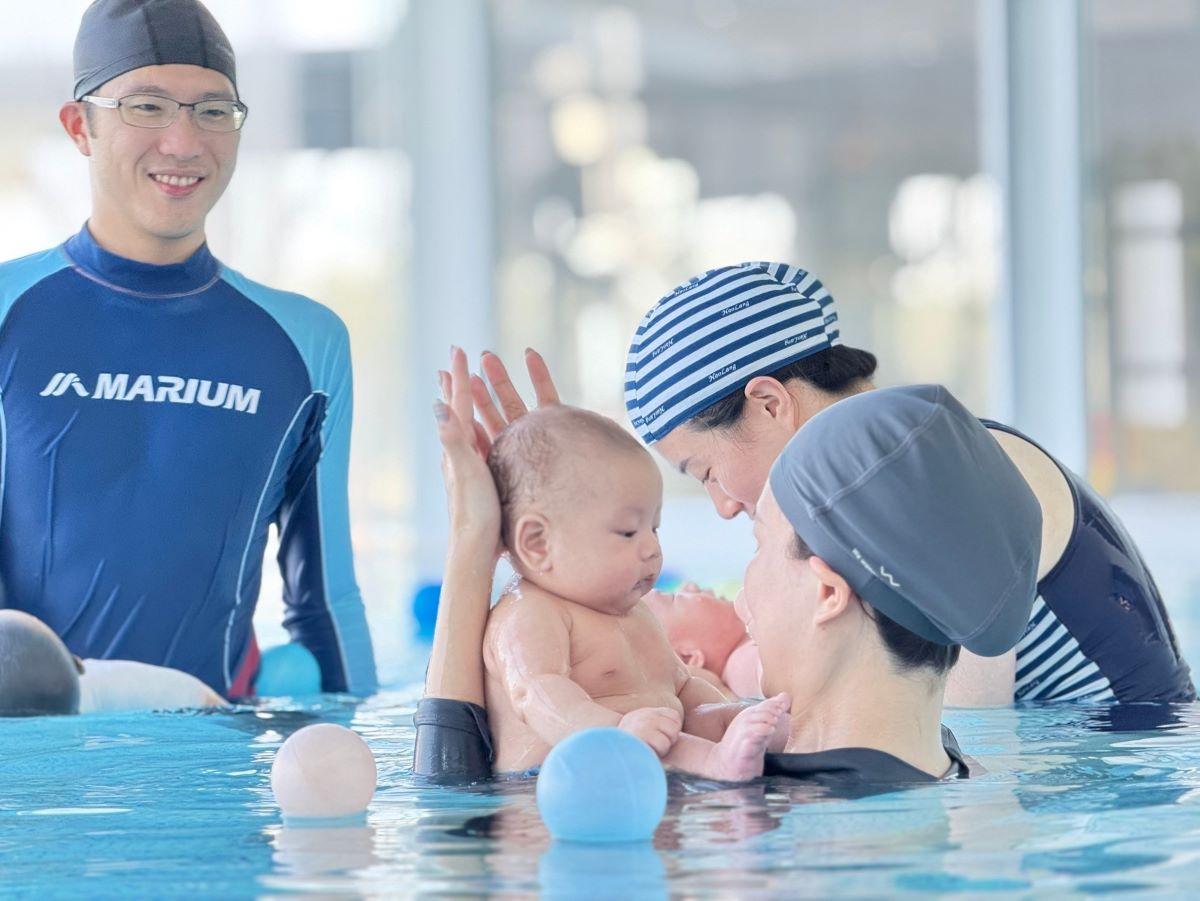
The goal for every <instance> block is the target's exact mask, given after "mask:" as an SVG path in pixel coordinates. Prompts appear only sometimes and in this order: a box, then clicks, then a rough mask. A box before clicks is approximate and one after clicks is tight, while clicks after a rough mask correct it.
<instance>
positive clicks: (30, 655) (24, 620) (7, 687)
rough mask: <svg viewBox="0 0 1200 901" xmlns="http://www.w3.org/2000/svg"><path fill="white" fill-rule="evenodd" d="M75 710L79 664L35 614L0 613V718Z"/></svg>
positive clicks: (11, 611)
mask: <svg viewBox="0 0 1200 901" xmlns="http://www.w3.org/2000/svg"><path fill="white" fill-rule="evenodd" d="M78 712H79V662H78V661H77V660H76V659H75V658H74V657H73V656H71V652H70V651H68V650H67V646H66V645H64V644H63V643H62V641H61V640H60V639H59V637H58V636H57V635H55V634H54V632H53V631H52V630H51V629H50V627H49V626H47V625H46V624H45V623H43V622H42V621H41V620H40V619H38V618H37V617H35V616H30V615H29V614H28V613H22V612H21V611H19V610H0V716H41V715H43V714H60V713H78Z"/></svg>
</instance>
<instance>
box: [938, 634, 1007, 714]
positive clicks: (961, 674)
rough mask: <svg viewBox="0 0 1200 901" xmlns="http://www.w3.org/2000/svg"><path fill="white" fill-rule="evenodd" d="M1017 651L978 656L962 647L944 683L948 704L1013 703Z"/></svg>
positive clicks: (952, 705) (1003, 704)
mask: <svg viewBox="0 0 1200 901" xmlns="http://www.w3.org/2000/svg"><path fill="white" fill-rule="evenodd" d="M1016 677H1017V652H1016V650H1012V651H1009V652H1008V653H1007V654H1002V655H1001V656H999V657H980V656H978V655H977V654H972V653H971V652H970V651H968V650H966V649H965V648H964V649H963V650H962V651H961V652H960V654H959V658H958V663H956V664H955V665H954V669H952V670H950V678H949V679H948V680H947V682H946V706H947V707H1001V706H1007V705H1009V704H1011V703H1012V702H1013V689H1014V687H1015V685H1016Z"/></svg>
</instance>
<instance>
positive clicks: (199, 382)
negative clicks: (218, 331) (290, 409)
mask: <svg viewBox="0 0 1200 901" xmlns="http://www.w3.org/2000/svg"><path fill="white" fill-rule="evenodd" d="M72 390H73V391H74V392H75V393H76V394H77V395H78V396H80V397H90V398H92V399H93V400H141V401H144V402H145V403H149V404H161V403H164V402H166V403H172V404H200V405H201V406H204V407H224V408H225V409H226V410H236V411H238V412H239V413H249V414H251V415H253V414H255V413H257V412H258V401H259V398H260V397H261V396H262V389H260V388H244V387H242V386H241V385H233V384H230V383H229V382H215V383H214V382H213V381H212V380H210V379H185V378H182V377H180V376H177V375H160V376H157V377H156V376H152V375H137V376H131V375H130V374H129V373H128V372H117V373H112V372H101V373H100V374H99V375H97V376H96V387H95V389H94V390H92V391H88V389H87V387H86V386H85V385H84V384H83V381H82V380H81V379H80V378H79V376H78V374H76V373H74V372H56V373H55V374H54V376H53V377H52V378H51V379H50V381H49V382H47V383H46V387H45V388H43V389H42V390H41V391H40V392H39V396H41V397H61V396H62V395H64V394H66V393H67V392H68V391H72Z"/></svg>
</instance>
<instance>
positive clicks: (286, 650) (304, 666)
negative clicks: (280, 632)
mask: <svg viewBox="0 0 1200 901" xmlns="http://www.w3.org/2000/svg"><path fill="white" fill-rule="evenodd" d="M320 690H321V667H320V665H319V664H318V663H317V658H316V657H314V656H313V655H312V651H310V650H309V649H308V648H306V647H305V646H304V645H302V644H295V643H292V644H280V645H276V646H275V647H273V648H267V649H266V650H265V651H263V655H262V661H261V662H260V663H259V665H258V676H257V677H256V678H255V679H254V691H255V693H256V694H258V695H259V696H260V697H264V698H271V697H279V696H282V695H286V696H289V697H299V696H301V695H315V694H317V693H318V692H319V691H320Z"/></svg>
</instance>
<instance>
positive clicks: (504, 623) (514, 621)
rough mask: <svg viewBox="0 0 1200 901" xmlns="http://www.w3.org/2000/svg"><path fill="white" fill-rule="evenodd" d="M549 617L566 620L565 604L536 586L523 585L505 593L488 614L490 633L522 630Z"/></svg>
mask: <svg viewBox="0 0 1200 901" xmlns="http://www.w3.org/2000/svg"><path fill="white" fill-rule="evenodd" d="M547 617H562V618H564V619H565V618H566V611H565V610H564V609H563V604H562V603H561V602H560V601H559V600H558V599H557V598H555V597H554V596H553V595H550V594H548V593H546V592H545V591H542V590H541V589H540V588H538V587H537V586H536V585H529V584H522V585H521V586H520V587H519V588H516V589H514V590H512V591H508V592H505V594H504V595H503V596H502V597H501V598H500V600H499V601H497V602H496V606H494V607H493V608H492V611H491V613H489V614H488V631H491V630H493V629H503V630H509V629H514V628H517V629H519V628H521V626H522V625H524V624H526V623H530V622H536V621H543V620H545V619H546V618H547Z"/></svg>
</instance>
